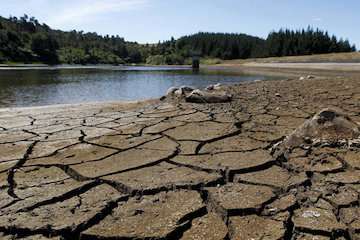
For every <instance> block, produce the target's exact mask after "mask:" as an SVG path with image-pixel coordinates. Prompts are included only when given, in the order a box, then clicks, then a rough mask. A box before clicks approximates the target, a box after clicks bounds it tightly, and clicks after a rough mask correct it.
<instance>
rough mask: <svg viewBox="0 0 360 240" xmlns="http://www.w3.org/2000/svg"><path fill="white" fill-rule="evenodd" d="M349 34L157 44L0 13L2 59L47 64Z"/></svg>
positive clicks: (152, 59)
mask: <svg viewBox="0 0 360 240" xmlns="http://www.w3.org/2000/svg"><path fill="white" fill-rule="evenodd" d="M355 50H356V49H355V46H351V45H350V43H349V41H348V40H342V39H337V38H336V37H335V36H329V34H328V33H327V32H324V31H320V30H318V29H317V30H313V29H312V28H310V27H309V28H308V29H306V30H301V31H291V30H280V31H278V32H271V33H270V34H269V35H268V37H267V38H266V39H262V38H259V37H254V36H250V35H246V34H234V33H207V32H200V33H197V34H193V35H189V36H184V37H181V38H179V39H177V40H175V39H174V38H172V39H171V40H169V41H164V42H159V43H157V44H138V43H136V42H127V41H125V40H124V38H122V37H119V36H108V35H106V36H101V35H98V34H97V33H84V32H82V31H69V32H66V31H60V30H53V29H51V28H50V27H49V26H48V25H46V24H41V23H39V22H38V20H37V19H35V18H34V17H28V16H27V15H24V16H23V17H20V18H17V17H10V18H3V17H0V62H24V63H33V62H42V63H48V64H57V63H68V64H122V63H148V64H184V63H189V58H190V57H191V56H193V55H194V54H197V55H200V56H202V57H208V58H219V59H223V60H231V59H247V58H259V57H280V56H297V55H310V54H320V53H332V52H352V51H355Z"/></svg>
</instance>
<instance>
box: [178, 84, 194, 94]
mask: <svg viewBox="0 0 360 240" xmlns="http://www.w3.org/2000/svg"><path fill="white" fill-rule="evenodd" d="M180 89H181V90H182V91H183V92H185V93H189V92H192V91H194V90H195V88H193V87H190V86H186V85H184V86H181V87H180Z"/></svg>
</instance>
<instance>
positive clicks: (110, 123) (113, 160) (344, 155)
mask: <svg viewBox="0 0 360 240" xmlns="http://www.w3.org/2000/svg"><path fill="white" fill-rule="evenodd" d="M280 66H281V68H279V67H280ZM288 66H289V67H285V66H284V65H271V66H269V65H266V66H264V65H258V66H257V67H255V66H254V65H247V66H242V67H241V71H249V72H259V73H260V72H261V73H267V74H271V75H274V73H275V75H278V76H282V80H271V81H257V82H252V83H243V84H239V85H234V86H229V87H227V88H226V90H227V91H228V92H230V93H231V94H232V95H233V101H232V102H230V103H225V104H189V103H184V102H181V101H173V100H165V101H159V100H149V101H145V102H131V103H102V104H79V105H62V106H50V107H40V108H14V109H3V110H1V111H0V136H1V137H0V189H1V191H0V236H1V235H3V236H2V237H1V238H2V239H13V238H16V237H17V238H20V239H61V238H65V239H78V238H80V239H302V240H305V239H321V240H322V239H352V240H353V239H359V238H360V225H359V223H360V208H359V194H360V160H359V156H360V147H359V145H356V144H355V145H344V144H340V143H339V144H319V143H317V144H315V142H314V143H313V142H310V143H307V145H299V146H293V147H292V148H291V149H289V151H287V152H286V153H285V152H284V153H282V152H280V153H279V152H276V151H274V147H275V146H277V144H279V143H281V142H282V141H283V140H284V139H285V137H286V136H288V135H290V134H292V133H293V131H294V130H295V129H297V128H298V127H299V126H301V125H302V124H303V123H304V122H305V121H306V120H308V119H310V118H311V117H312V116H314V114H316V113H317V112H319V111H320V110H321V109H323V108H325V107H337V108H341V109H342V110H343V111H344V112H345V113H346V114H348V115H349V116H350V118H351V121H353V122H355V123H356V124H357V123H359V122H360V75H359V74H358V73H357V72H356V71H347V70H348V69H347V68H343V67H340V69H339V70H337V69H338V68H337V67H331V66H329V65H327V66H326V67H327V68H328V67H329V68H331V69H332V71H328V70H327V68H325V69H324V68H322V69H317V67H315V66H314V67H309V66H308V65H306V66H305V65H301V67H300V66H299V65H297V67H293V65H288ZM220 67H221V66H220ZM231 67H232V68H238V66H234V65H232V66H231ZM283 67H284V68H283ZM303 67H304V68H307V69H306V70H304V69H302V68H303ZM334 69H335V70H334ZM340 70H341V71H340ZM310 74H311V75H313V76H314V78H311V79H306V78H305V79H304V80H299V77H300V76H307V75H310ZM310 140H311V139H310ZM310 140H309V141H310Z"/></svg>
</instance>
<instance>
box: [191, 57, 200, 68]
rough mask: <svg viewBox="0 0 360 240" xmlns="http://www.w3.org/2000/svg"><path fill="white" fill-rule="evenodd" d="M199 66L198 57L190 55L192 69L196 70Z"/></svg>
mask: <svg viewBox="0 0 360 240" xmlns="http://www.w3.org/2000/svg"><path fill="white" fill-rule="evenodd" d="M199 68H200V57H199V56H195V55H194V56H193V57H192V69H193V70H198V69H199Z"/></svg>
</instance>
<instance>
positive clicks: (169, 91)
mask: <svg viewBox="0 0 360 240" xmlns="http://www.w3.org/2000/svg"><path fill="white" fill-rule="evenodd" d="M178 89H179V88H177V87H171V88H169V89H168V90H167V91H166V96H170V95H174V93H175V92H176V90H178Z"/></svg>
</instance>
